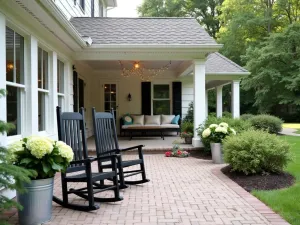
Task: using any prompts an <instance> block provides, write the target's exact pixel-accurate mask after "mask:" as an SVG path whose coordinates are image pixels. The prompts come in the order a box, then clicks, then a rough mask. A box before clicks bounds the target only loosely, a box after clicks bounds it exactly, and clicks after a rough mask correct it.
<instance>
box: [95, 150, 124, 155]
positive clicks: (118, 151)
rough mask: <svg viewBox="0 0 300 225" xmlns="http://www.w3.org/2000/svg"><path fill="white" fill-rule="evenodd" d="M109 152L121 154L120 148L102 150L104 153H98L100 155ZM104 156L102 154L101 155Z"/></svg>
mask: <svg viewBox="0 0 300 225" xmlns="http://www.w3.org/2000/svg"><path fill="white" fill-rule="evenodd" d="M108 153H115V154H119V153H120V149H112V150H109V151H105V152H102V153H98V154H100V155H106V154H108ZM100 157H102V156H100Z"/></svg>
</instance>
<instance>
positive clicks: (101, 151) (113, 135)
mask: <svg viewBox="0 0 300 225" xmlns="http://www.w3.org/2000/svg"><path fill="white" fill-rule="evenodd" d="M92 112H93V125H94V136H95V142H96V152H97V156H98V157H100V156H105V155H110V154H113V153H107V151H110V150H113V149H119V144H118V136H117V131H116V124H115V119H114V113H113V110H112V112H111V113H108V112H96V110H95V108H93V110H92Z"/></svg>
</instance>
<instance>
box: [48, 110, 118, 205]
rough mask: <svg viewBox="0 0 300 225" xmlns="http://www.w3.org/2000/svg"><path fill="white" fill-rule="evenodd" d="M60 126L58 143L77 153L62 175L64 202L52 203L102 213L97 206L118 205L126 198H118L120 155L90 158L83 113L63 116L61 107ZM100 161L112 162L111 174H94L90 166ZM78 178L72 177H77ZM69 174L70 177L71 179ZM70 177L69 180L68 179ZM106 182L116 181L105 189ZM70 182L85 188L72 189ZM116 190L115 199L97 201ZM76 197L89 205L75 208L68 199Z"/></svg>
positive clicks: (58, 122) (58, 121)
mask: <svg viewBox="0 0 300 225" xmlns="http://www.w3.org/2000/svg"><path fill="white" fill-rule="evenodd" d="M57 126H58V137H59V140H61V141H64V142H65V143H66V144H68V145H70V146H71V147H72V149H73V152H74V159H73V161H72V162H71V163H70V166H69V167H68V168H67V171H66V173H61V184H62V195H63V199H59V198H57V197H55V196H53V201H54V202H56V203H57V204H59V205H62V206H63V207H66V208H70V209H74V210H80V211H91V210H96V209H99V205H97V204H95V203H94V202H95V201H96V202H115V201H120V200H122V199H123V198H122V197H120V195H119V184H118V176H117V163H116V157H117V155H109V156H104V157H100V158H92V157H88V153H87V141H86V134H85V120H84V109H83V108H81V109H80V113H73V112H65V113H61V109H60V107H57ZM98 160H108V161H110V162H111V165H112V166H111V169H112V170H111V171H107V172H97V173H93V172H92V167H91V164H92V162H94V161H98ZM75 172H77V173H76V174H71V173H75ZM68 174H70V175H68ZM67 175H68V176H67ZM105 179H109V180H112V181H113V184H112V185H110V186H108V185H106V186H105V188H103V187H102V186H101V185H100V183H101V184H103V183H104V180H105ZM69 182H76V183H77V182H80V183H85V184H86V187H83V188H79V189H69V190H68V186H67V185H68V183H69ZM107 190H113V191H114V197H113V198H99V197H94V194H96V193H99V192H103V191H107ZM69 194H75V195H77V196H79V197H81V198H84V199H86V200H88V205H78V204H72V203H69V201H68V195H69Z"/></svg>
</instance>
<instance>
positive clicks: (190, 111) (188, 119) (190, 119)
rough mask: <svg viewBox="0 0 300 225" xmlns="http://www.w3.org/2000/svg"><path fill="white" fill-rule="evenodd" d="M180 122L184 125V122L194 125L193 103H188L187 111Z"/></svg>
mask: <svg viewBox="0 0 300 225" xmlns="http://www.w3.org/2000/svg"><path fill="white" fill-rule="evenodd" d="M182 122H183V123H185V122H191V123H194V102H190V104H189V108H188V111H187V113H186V116H185V117H184V119H183V121H182Z"/></svg>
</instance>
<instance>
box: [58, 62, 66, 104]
mask: <svg viewBox="0 0 300 225" xmlns="http://www.w3.org/2000/svg"><path fill="white" fill-rule="evenodd" d="M64 73H65V65H64V63H63V62H62V61H60V60H57V95H58V96H57V98H58V106H59V107H61V108H62V109H63V108H64V98H65V94H64Z"/></svg>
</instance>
